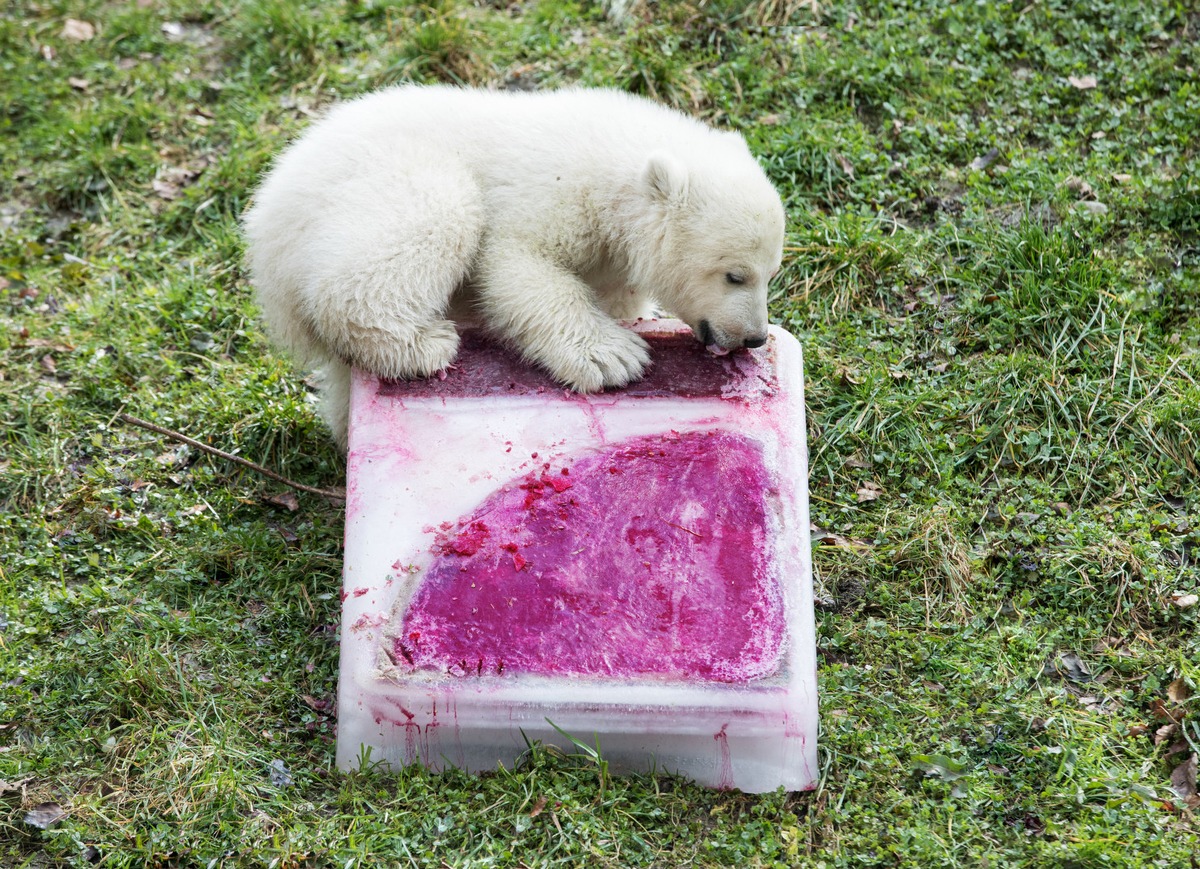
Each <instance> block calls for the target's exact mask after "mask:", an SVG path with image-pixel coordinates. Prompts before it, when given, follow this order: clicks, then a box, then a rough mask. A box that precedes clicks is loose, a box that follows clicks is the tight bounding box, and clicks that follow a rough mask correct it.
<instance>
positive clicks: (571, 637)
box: [391, 431, 784, 682]
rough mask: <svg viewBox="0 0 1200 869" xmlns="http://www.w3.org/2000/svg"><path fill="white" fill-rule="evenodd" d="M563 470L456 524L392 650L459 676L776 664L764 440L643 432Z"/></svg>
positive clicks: (780, 626)
mask: <svg viewBox="0 0 1200 869" xmlns="http://www.w3.org/2000/svg"><path fill="white" fill-rule="evenodd" d="M613 469H617V471H618V473H612V471H613ZM562 470H563V469H559V470H555V469H554V468H551V467H543V468H542V469H541V470H539V471H537V472H534V473H530V474H528V475H526V477H525V478H523V479H521V480H519V481H515V483H514V484H510V485H508V486H506V487H504V488H502V489H500V490H498V491H497V492H495V493H493V494H492V495H491V496H490V497H488V498H487V499H486V500H485V501H484V502H483V503H482V504H480V505H479V507H478V508H477V509H476V510H475V511H474V512H473V513H472V514H471V515H469V516H466V517H464V518H463V519H462V520H461V521H460V522H458V523H457V524H456V526H453V527H456V528H457V529H459V530H458V531H457V532H455V531H454V530H451V529H447V531H446V536H445V538H444V541H443V542H442V543H440V544H438V545H437V546H435V550H434V560H433V563H432V564H431V565H430V567H429V569H428V570H427V571H426V574H425V578H424V581H423V582H422V584H421V586H420V587H419V588H418V589H417V591H416V592H415V593H414V595H413V597H412V599H411V600H410V602H409V605H408V608H407V610H406V612H405V615H404V617H403V619H402V624H401V625H400V630H399V631H398V632H397V634H396V637H395V638H394V639H393V640H392V641H391V642H393V643H394V649H393V651H394V652H395V654H394V656H393V659H394V660H397V661H399V660H403V661H405V662H406V663H408V664H409V665H411V666H412V667H414V668H417V669H422V670H427V671H430V670H431V671H435V672H442V673H451V674H454V675H459V676H474V675H482V674H484V673H487V674H511V673H521V672H525V673H537V674H542V675H572V674H573V675H594V676H623V677H633V676H649V677H660V678H668V679H697V680H707V681H717V682H739V681H747V680H752V679H758V678H762V677H764V676H768V675H771V674H772V673H774V672H775V671H776V670H777V669H778V667H779V662H780V659H781V655H782V648H783V638H784V618H783V602H782V598H781V595H780V591H779V584H778V578H777V577H776V576H775V575H774V574H773V572H772V568H771V564H772V559H771V539H770V535H769V531H768V512H767V510H768V507H767V504H768V502H769V500H770V499H771V498H772V497H773V495H774V493H775V490H774V487H773V486H774V484H773V482H772V479H771V476H770V474H769V473H768V471H767V469H766V467H765V465H764V462H763V457H762V451H761V448H760V446H759V444H758V443H757V442H756V441H754V440H753V439H751V438H747V437H744V436H741V435H738V434H734V433H732V432H725V431H707V432H689V433H684V434H678V433H672V435H670V436H669V438H664V437H661V436H651V437H641V438H634V439H631V440H628V441H625V442H624V443H622V444H619V445H616V446H613V447H610V448H608V449H606V450H604V451H601V452H597V453H594V454H591V455H587V456H581V457H577V458H575V459H574V460H573V462H572V464H571V467H570V472H569V473H568V474H564V473H562ZM484 516H486V517H487V522H486V523H485V522H483V521H482V518H481V517H484ZM446 541H448V542H446ZM414 633H415V634H417V635H418V636H419V637H420V641H419V642H412V641H410V640H409V639H407V638H409V637H411V636H412V635H413V634H414Z"/></svg>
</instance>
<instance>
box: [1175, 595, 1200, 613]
mask: <svg viewBox="0 0 1200 869" xmlns="http://www.w3.org/2000/svg"><path fill="white" fill-rule="evenodd" d="M1171 603H1173V604H1175V606H1177V607H1179V608H1180V609H1181V610H1185V609H1188V608H1189V607H1194V606H1195V605H1196V604H1197V603H1200V595H1195V594H1184V593H1183V592H1181V591H1176V592H1172V593H1171Z"/></svg>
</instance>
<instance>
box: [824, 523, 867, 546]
mask: <svg viewBox="0 0 1200 869" xmlns="http://www.w3.org/2000/svg"><path fill="white" fill-rule="evenodd" d="M809 530H810V531H811V532H812V540H813V542H814V543H819V544H821V545H822V546H839V547H842V548H843V549H870V548H871V544H870V543H867V542H866V541H865V540H851V539H850V538H848V537H843V536H842V535H840V534H835V533H833V532H832V531H826V530H825V529H824V528H819V527H817V526H816V525H813V524H812V523H809Z"/></svg>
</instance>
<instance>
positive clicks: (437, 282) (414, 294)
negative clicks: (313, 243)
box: [304, 154, 483, 378]
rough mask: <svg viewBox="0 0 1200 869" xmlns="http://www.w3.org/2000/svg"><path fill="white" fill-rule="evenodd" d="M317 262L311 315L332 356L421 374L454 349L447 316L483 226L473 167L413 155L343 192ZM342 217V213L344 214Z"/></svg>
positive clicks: (384, 370)
mask: <svg viewBox="0 0 1200 869" xmlns="http://www.w3.org/2000/svg"><path fill="white" fill-rule="evenodd" d="M336 192H337V196H338V200H339V202H338V205H339V208H338V214H337V215H336V216H335V217H330V218H329V219H328V220H327V221H326V225H325V226H324V227H323V229H324V230H325V232H324V233H322V234H321V239H320V241H319V242H318V246H319V250H318V251H316V252H314V254H313V255H312V256H311V260H312V261H314V262H319V263H321V266H320V267H319V269H318V270H317V274H316V275H314V276H313V281H312V284H311V285H310V288H309V292H308V293H306V299H305V305H304V308H305V315H306V318H307V320H308V322H309V325H310V328H311V330H312V331H313V332H314V335H315V337H316V338H317V339H318V340H319V342H320V343H322V344H323V345H324V346H325V347H326V348H327V349H328V350H329V352H330V355H332V356H334V357H336V358H338V359H341V360H342V361H344V362H346V363H349V364H350V365H353V366H355V367H358V368H363V369H365V370H367V371H370V372H371V373H373V374H377V375H379V376H381V377H390V378H412V377H425V376H428V375H430V374H433V373H435V372H437V371H440V370H441V369H443V368H445V367H446V366H447V365H449V364H450V363H451V362H453V361H454V357H455V355H456V353H457V352H458V333H457V331H456V330H455V327H454V324H453V323H452V322H451V321H450V320H448V319H447V318H446V312H447V309H448V308H449V306H450V300H451V297H452V296H453V294H454V292H455V290H457V289H458V288H459V287H460V286H461V285H462V283H463V282H464V281H465V280H466V278H467V275H468V274H469V272H470V269H471V265H472V263H473V261H474V259H475V254H476V249H477V247H478V244H479V238H480V235H481V233H482V224H483V219H482V206H481V203H480V194H479V190H478V187H477V186H476V184H475V182H474V180H473V179H472V178H471V176H470V174H469V173H468V172H467V171H466V170H465V169H464V168H462V167H459V166H457V165H455V164H454V163H452V162H449V163H447V162H445V161H443V162H442V163H441V164H433V163H432V162H430V161H424V160H419V159H416V158H415V157H413V156H412V155H411V154H410V155H407V159H406V163H405V165H404V166H403V167H402V168H396V169H394V170H393V171H391V172H390V173H385V174H382V175H380V174H368V175H365V176H364V177H363V178H361V179H358V180H356V181H355V182H352V183H350V184H347V185H345V186H343V187H341V188H339V189H338V190H337V191H336ZM338 218H340V219H338Z"/></svg>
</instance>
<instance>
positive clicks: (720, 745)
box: [713, 724, 733, 791]
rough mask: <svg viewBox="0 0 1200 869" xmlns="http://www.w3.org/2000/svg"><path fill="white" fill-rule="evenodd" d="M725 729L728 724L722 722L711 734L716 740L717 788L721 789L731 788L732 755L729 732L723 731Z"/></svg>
mask: <svg viewBox="0 0 1200 869" xmlns="http://www.w3.org/2000/svg"><path fill="white" fill-rule="evenodd" d="M727 729H729V725H728V724H722V725H721V729H720V731H718V732H717V733H715V734H713V739H715V740H716V742H717V751H718V752H719V753H720V772H718V773H717V789H718V790H722V791H729V790H733V757H732V756H731V755H730V753H729V734H727V733H726V732H725V731H726V730H727Z"/></svg>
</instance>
